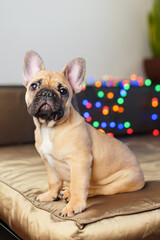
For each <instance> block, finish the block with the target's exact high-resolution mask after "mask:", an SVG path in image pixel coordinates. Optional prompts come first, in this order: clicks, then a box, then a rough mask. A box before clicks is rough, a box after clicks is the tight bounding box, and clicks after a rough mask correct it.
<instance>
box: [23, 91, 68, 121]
mask: <svg viewBox="0 0 160 240" xmlns="http://www.w3.org/2000/svg"><path fill="white" fill-rule="evenodd" d="M28 112H29V113H30V114H31V115H32V116H34V117H37V118H42V119H44V120H47V121H50V120H54V121H57V120H59V119H60V118H62V117H63V115H64V109H63V107H62V102H61V99H60V98H59V96H58V94H57V93H56V92H55V91H54V90H52V89H45V88H44V89H41V90H40V91H38V92H37V93H36V95H35V97H34V99H33V102H32V104H31V105H30V106H29V107H28Z"/></svg>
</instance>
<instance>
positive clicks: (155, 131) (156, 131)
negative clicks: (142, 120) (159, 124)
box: [153, 129, 159, 137]
mask: <svg viewBox="0 0 160 240" xmlns="http://www.w3.org/2000/svg"><path fill="white" fill-rule="evenodd" d="M158 135H159V130H158V129H154V130H153V136H155V137H156V136H158Z"/></svg>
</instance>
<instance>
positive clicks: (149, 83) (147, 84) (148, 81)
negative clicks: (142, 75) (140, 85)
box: [144, 79, 152, 87]
mask: <svg viewBox="0 0 160 240" xmlns="http://www.w3.org/2000/svg"><path fill="white" fill-rule="evenodd" d="M144 84H145V85H146V86H147V87H149V86H151V84H152V81H151V80H150V79H146V80H145V82H144Z"/></svg>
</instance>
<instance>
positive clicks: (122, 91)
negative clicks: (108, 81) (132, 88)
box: [120, 89, 127, 97]
mask: <svg viewBox="0 0 160 240" xmlns="http://www.w3.org/2000/svg"><path fill="white" fill-rule="evenodd" d="M120 95H121V96H122V97H123V96H126V95H127V91H126V90H125V89H121V90H120Z"/></svg>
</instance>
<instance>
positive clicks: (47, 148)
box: [40, 126, 54, 167]
mask: <svg viewBox="0 0 160 240" xmlns="http://www.w3.org/2000/svg"><path fill="white" fill-rule="evenodd" d="M41 134H42V144H41V147H40V149H41V151H42V153H43V155H44V156H45V158H46V159H47V161H48V163H49V165H51V166H52V167H53V166H54V159H53V157H52V153H53V151H54V149H53V144H52V142H51V140H50V135H49V128H48V127H43V126H42V128H41Z"/></svg>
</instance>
